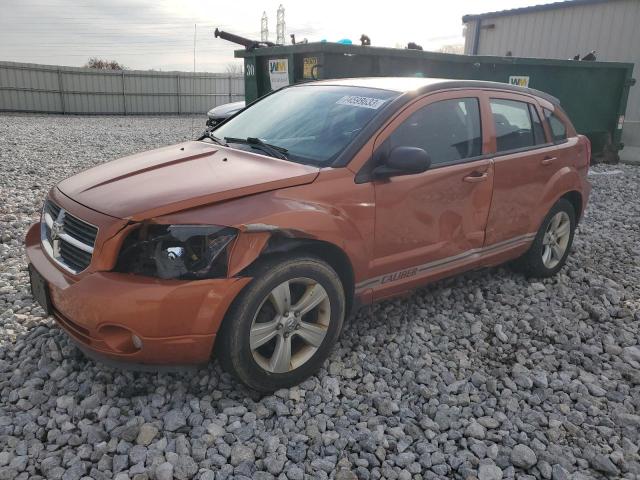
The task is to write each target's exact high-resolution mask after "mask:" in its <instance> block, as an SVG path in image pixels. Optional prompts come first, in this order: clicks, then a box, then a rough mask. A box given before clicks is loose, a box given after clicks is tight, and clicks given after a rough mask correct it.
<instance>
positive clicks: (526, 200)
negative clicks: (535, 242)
mask: <svg viewBox="0 0 640 480" xmlns="http://www.w3.org/2000/svg"><path fill="white" fill-rule="evenodd" d="M482 107H483V109H485V110H486V111H488V112H489V115H490V117H491V119H492V121H491V122H490V124H489V125H487V127H488V128H489V129H491V130H493V131H492V137H493V139H494V141H493V142H492V143H493V145H492V147H491V148H492V150H493V151H494V152H495V156H494V181H493V199H492V202H491V210H490V212H489V219H488V222H487V229H486V242H485V245H487V246H489V245H493V244H496V243H500V242H510V241H514V242H517V241H518V240H524V239H526V238H525V237H528V236H531V235H533V234H535V232H536V231H537V229H538V227H539V225H538V223H539V221H540V220H541V219H540V218H538V217H539V213H538V212H539V208H538V206H539V204H540V202H541V197H542V195H543V194H544V192H545V187H546V186H547V185H548V183H549V182H550V181H551V179H552V177H553V176H554V175H555V174H556V173H557V172H558V171H559V170H560V169H561V168H563V166H565V164H568V163H569V161H568V159H567V157H566V156H565V155H559V154H558V149H557V147H556V145H555V144H554V142H553V141H552V139H551V138H550V135H549V134H548V133H549V132H548V131H547V130H546V129H545V127H544V123H543V121H542V118H543V110H542V108H541V106H540V105H539V104H538V102H537V101H536V100H535V99H534V98H533V97H529V96H526V95H519V94H513V93H503V92H493V91H492V92H488V94H487V95H486V96H485V97H484V98H483V105H482Z"/></svg>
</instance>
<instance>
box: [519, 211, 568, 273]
mask: <svg viewBox="0 0 640 480" xmlns="http://www.w3.org/2000/svg"><path fill="white" fill-rule="evenodd" d="M562 212H563V213H564V214H566V215H567V216H568V218H569V222H570V227H569V228H570V230H569V237H568V242H567V245H566V248H565V249H564V253H563V254H562V256H561V257H560V258H558V259H557V263H555V262H554V263H555V264H554V265H553V266H550V265H545V262H544V261H543V255H544V252H545V243H544V242H545V235H546V234H547V230H548V229H549V225H550V223H551V222H552V220H553V219H554V218H556V216H557V215H558V214H561V215H562ZM575 229H576V211H575V209H574V207H573V205H572V204H571V202H569V201H568V200H567V199H565V198H561V199H560V200H558V201H557V202H556V204H555V205H554V206H553V207H552V208H551V210H550V211H549V213H548V214H547V216H546V217H545V219H544V221H543V222H542V225H540V229H539V230H538V233H537V234H536V237H535V239H534V240H533V243H532V244H531V247H530V248H529V250H528V251H527V252H526V253H525V254H524V255H522V256H521V257H520V258H518V259H517V260H515V261H514V263H513V266H514V267H515V269H516V270H518V271H519V272H521V273H523V274H524V275H525V276H527V277H539V278H546V277H551V276H553V275H555V274H556V273H558V271H559V270H560V269H561V268H562V267H563V266H564V264H565V262H566V261H567V257H568V256H569V252H570V251H571V245H572V244H573V236H574V234H575Z"/></svg>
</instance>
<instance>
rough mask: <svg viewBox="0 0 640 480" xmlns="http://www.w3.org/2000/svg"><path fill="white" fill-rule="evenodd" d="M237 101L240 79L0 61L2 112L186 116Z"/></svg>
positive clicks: (240, 93) (240, 97)
mask: <svg viewBox="0 0 640 480" xmlns="http://www.w3.org/2000/svg"><path fill="white" fill-rule="evenodd" d="M238 100H244V79H243V77H242V75H229V74H224V73H198V72H196V73H189V72H155V71H140V70H122V71H107V70H94V69H90V68H76V67H62V66H55V65H37V64H32V63H16V62H0V111H5V112H44V113H69V114H98V115H144V114H188V113H204V112H206V111H207V110H209V109H210V108H211V107H213V106H216V105H222V104H224V103H229V102H235V101H238Z"/></svg>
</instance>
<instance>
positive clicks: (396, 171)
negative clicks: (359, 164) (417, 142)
mask: <svg viewBox="0 0 640 480" xmlns="http://www.w3.org/2000/svg"><path fill="white" fill-rule="evenodd" d="M430 166H431V157H429V155H428V154H427V152H426V151H424V150H423V149H422V148H418V147H395V148H394V149H393V150H391V152H389V155H387V157H386V158H385V159H384V161H383V163H382V164H381V165H379V166H377V167H376V168H375V169H374V170H373V177H374V178H388V177H395V176H399V175H413V174H415V173H422V172H425V171H427V170H429V167H430Z"/></svg>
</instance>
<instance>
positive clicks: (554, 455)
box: [0, 116, 640, 480]
mask: <svg viewBox="0 0 640 480" xmlns="http://www.w3.org/2000/svg"><path fill="white" fill-rule="evenodd" d="M202 121H203V119H197V120H196V125H197V129H199V127H200V126H201V124H202ZM198 122H199V123H198ZM191 132H192V128H191V120H190V119H187V118H168V117H164V118H150V117H137V118H136V117H128V118H127V117H58V116H0V172H1V173H2V176H1V177H0V192H1V193H2V195H1V198H2V203H1V204H0V261H1V262H2V263H1V266H0V392H1V397H0V398H1V401H0V480H1V479H10V478H20V479H27V478H30V479H37V478H43V477H44V478H54V479H58V478H62V479H64V480H73V479H75V480H77V479H80V478H83V477H84V478H93V479H103V478H104V479H106V478H116V479H118V480H126V479H128V478H131V479H136V480H144V479H147V478H150V479H158V480H165V479H170V478H177V479H187V478H199V479H203V480H204V479H214V478H215V479H224V478H257V479H269V478H281V479H285V478H289V479H292V480H294V479H302V478H328V477H330V478H334V477H335V478H340V479H353V478H360V479H369V478H371V479H378V478H385V479H396V478H398V479H410V478H415V479H420V478H425V479H426V478H443V477H445V478H446V477H453V478H465V479H475V478H476V477H477V478H479V479H480V480H489V479H500V478H520V479H532V478H545V479H557V480H561V479H567V478H574V479H586V478H620V477H624V478H640V456H639V455H638V448H639V441H640V434H639V431H640V370H639V368H640V345H638V344H639V342H640V262H639V258H640V242H639V240H640V231H639V230H640V227H639V225H640V168H638V167H628V166H615V167H612V166H600V167H596V168H595V169H594V170H595V173H599V174H598V175H593V176H592V177H591V180H592V182H593V187H594V189H593V194H592V199H591V204H590V207H589V210H588V212H587V215H586V218H585V219H584V222H583V223H582V224H581V225H580V227H579V232H578V234H577V237H576V242H575V244H574V252H573V254H572V255H571V256H570V258H569V262H568V265H567V266H566V267H565V268H564V269H563V270H562V271H561V273H560V274H559V275H557V276H556V277H555V278H552V279H549V280H545V281H543V282H534V283H530V282H528V281H526V280H525V279H524V278H522V277H521V276H518V275H516V274H513V273H511V272H510V271H508V270H506V269H503V268H498V269H490V270H484V271H480V272H475V273H472V274H468V275H465V276H462V277H458V278H456V279H453V280H448V281H445V282H441V283H438V284H436V285H433V286H432V287H430V288H426V289H423V290H421V291H418V292H416V293H415V294H413V295H412V296H411V297H409V298H407V299H403V300H398V301H390V302H385V303H382V304H380V305H377V306H375V307H373V308H372V309H371V310H370V311H364V312H361V313H360V314H359V315H358V316H357V317H356V318H355V319H353V320H352V321H351V322H350V323H349V324H348V325H347V326H346V328H345V331H344V334H343V337H342V340H341V341H340V343H339V344H338V346H337V348H336V350H335V352H334V354H333V356H332V357H331V359H330V360H329V361H328V362H327V363H326V364H325V366H324V368H323V369H322V370H321V371H320V372H319V373H318V375H317V376H315V377H313V378H311V379H309V380H308V381H305V382H304V383H303V384H301V385H300V386H299V387H296V388H292V389H290V390H281V391H278V392H276V393H275V394H274V395H271V396H264V397H260V396H258V395H256V394H255V393H252V392H249V391H247V390H246V389H244V388H243V387H242V386H241V385H239V384H238V383H236V382H234V381H232V380H231V378H230V377H229V376H228V375H226V374H224V373H222V372H221V371H220V370H219V368H218V366H217V365H211V366H209V367H207V368H202V369H200V370H198V371H197V372H194V373H189V374H171V373H162V374H150V373H130V372H121V371H115V370H112V369H109V368H107V367H105V366H102V365H99V364H96V363H94V362H93V361H89V360H86V359H85V358H84V357H83V356H82V355H81V354H80V353H79V352H78V351H77V350H76V349H75V347H73V345H72V344H71V343H70V342H69V341H68V340H67V338H66V336H65V335H64V334H63V333H62V332H61V331H60V330H59V329H58V328H57V327H56V326H55V324H54V322H53V321H52V320H51V319H47V318H44V317H43V313H42V310H41V309H40V308H39V307H37V306H35V305H34V303H33V300H32V298H31V296H30V294H29V287H28V274H27V269H26V267H27V265H26V260H25V256H24V252H23V246H22V244H23V237H24V234H25V232H26V229H27V227H28V226H29V224H30V223H32V222H33V221H35V220H36V219H37V218H38V214H39V209H40V206H41V204H42V201H43V197H44V195H45V193H46V192H47V190H48V189H49V188H50V187H51V186H52V185H54V184H55V183H56V182H57V181H59V180H61V179H62V178H64V177H66V176H68V175H71V174H72V173H75V172H78V171H80V170H82V169H84V168H86V167H88V166H91V165H93V164H96V163H100V162H103V161H106V160H110V159H112V158H115V157H118V156H120V155H124V154H127V153H131V152H134V151H140V150H145V149H148V148H151V147H156V146H160V145H163V144H169V143H173V142H176V141H178V140H182V139H185V138H188V137H190V136H191ZM616 171H617V172H618V173H616Z"/></svg>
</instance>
